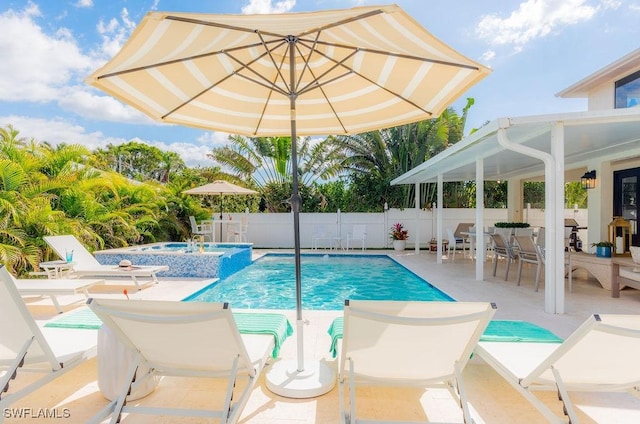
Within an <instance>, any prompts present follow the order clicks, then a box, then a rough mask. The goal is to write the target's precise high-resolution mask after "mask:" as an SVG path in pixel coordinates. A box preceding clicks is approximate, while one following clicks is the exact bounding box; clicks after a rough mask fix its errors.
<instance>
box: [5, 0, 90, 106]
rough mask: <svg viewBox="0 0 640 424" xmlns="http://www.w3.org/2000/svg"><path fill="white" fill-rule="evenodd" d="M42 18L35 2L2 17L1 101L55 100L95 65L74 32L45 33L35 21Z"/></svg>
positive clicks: (60, 29)
mask: <svg viewBox="0 0 640 424" xmlns="http://www.w3.org/2000/svg"><path fill="white" fill-rule="evenodd" d="M39 16H40V11H39V10H38V8H37V6H35V5H33V4H32V3H29V4H28V5H27V6H26V8H25V9H23V10H20V11H17V12H16V11H14V10H12V9H9V10H7V11H5V12H4V13H2V14H0V28H2V32H3V36H2V37H0V51H2V52H3V55H2V60H0V100H5V101H18V100H20V101H33V102H47V101H52V100H55V99H57V98H58V96H59V93H60V89H61V88H62V87H64V86H65V85H66V84H68V83H69V81H71V80H72V79H73V78H76V77H77V76H78V75H82V74H85V73H87V72H88V71H89V69H91V68H92V66H93V65H94V64H93V61H92V60H91V59H90V58H89V57H88V56H86V55H84V54H82V52H81V51H80V48H79V47H78V45H77V43H76V42H75V40H74V39H73V36H72V33H71V31H69V30H68V29H67V28H59V29H58V30H57V31H56V32H55V33H54V34H45V33H44V32H43V30H42V28H41V27H40V26H39V25H37V24H36V22H35V19H36V18H38V17H39Z"/></svg>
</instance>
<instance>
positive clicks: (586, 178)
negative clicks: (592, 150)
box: [580, 169, 596, 190]
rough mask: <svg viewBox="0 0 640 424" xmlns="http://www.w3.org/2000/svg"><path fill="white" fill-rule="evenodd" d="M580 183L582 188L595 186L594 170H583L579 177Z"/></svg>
mask: <svg viewBox="0 0 640 424" xmlns="http://www.w3.org/2000/svg"><path fill="white" fill-rule="evenodd" d="M580 183H582V188H584V189H587V190H589V189H592V188H596V171H595V169H594V170H593V171H588V172H585V173H584V175H583V176H582V178H580Z"/></svg>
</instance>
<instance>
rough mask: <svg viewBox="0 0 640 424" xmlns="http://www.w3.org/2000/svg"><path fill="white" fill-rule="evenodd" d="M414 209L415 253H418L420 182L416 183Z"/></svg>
mask: <svg viewBox="0 0 640 424" xmlns="http://www.w3.org/2000/svg"><path fill="white" fill-rule="evenodd" d="M414 197H415V206H416V207H415V210H416V228H415V231H414V232H415V234H416V242H415V243H416V255H419V254H420V183H416V193H415V196H414Z"/></svg>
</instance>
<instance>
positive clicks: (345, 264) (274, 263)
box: [185, 254, 454, 310]
mask: <svg viewBox="0 0 640 424" xmlns="http://www.w3.org/2000/svg"><path fill="white" fill-rule="evenodd" d="M301 262H302V307H303V308H304V309H313V310H342V309H343V307H344V300H345V299H372V300H439V301H453V300H454V299H453V298H451V297H450V296H448V295H447V294H446V293H444V292H442V291H440V290H439V289H438V288H436V287H434V286H433V285H431V284H429V283H428V282H427V281H425V280H423V279H422V278H420V277H418V276H417V275H416V274H414V273H412V272H411V271H409V270H408V269H406V268H405V267H403V266H402V265H400V264H398V263H397V262H395V261H394V260H393V259H391V258H389V257H388V256H383V255H371V256H369V255H366V256H364V255H310V254H305V255H302V257H301ZM295 290H296V288H295V267H294V257H293V255H283V254H268V255H265V256H264V257H262V258H260V259H258V260H256V261H254V263H253V264H252V265H250V266H248V267H246V268H244V269H242V270H241V271H239V272H237V273H235V274H234V275H232V276H230V277H228V278H226V279H224V280H222V281H220V282H218V283H215V284H212V285H211V286H209V287H207V288H205V289H204V290H202V291H200V292H198V293H195V294H193V295H191V296H189V297H188V298H187V299H185V300H199V301H209V302H223V301H224V302H229V303H230V304H231V306H232V307H233V308H235V309H295V308H296V302H295Z"/></svg>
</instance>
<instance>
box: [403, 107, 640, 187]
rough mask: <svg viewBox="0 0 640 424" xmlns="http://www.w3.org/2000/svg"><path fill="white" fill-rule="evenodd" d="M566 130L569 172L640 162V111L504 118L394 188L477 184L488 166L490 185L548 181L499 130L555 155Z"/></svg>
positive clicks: (537, 161) (486, 174)
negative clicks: (556, 135) (557, 130)
mask: <svg viewBox="0 0 640 424" xmlns="http://www.w3.org/2000/svg"><path fill="white" fill-rule="evenodd" d="M557 124H562V125H563V127H564V140H565V142H564V152H565V154H564V167H565V169H567V170H571V169H575V168H582V167H585V166H588V165H589V163H590V162H592V161H593V160H596V159H597V160H617V159H623V158H629V157H634V156H640V107H637V108H629V109H616V110H607V111H591V112H579V113H575V112H573V113H564V114H553V115H537V116H524V117H515V118H499V119H496V120H494V121H491V122H490V123H488V124H487V125H485V126H484V127H482V128H481V129H480V130H478V131H476V132H475V133H473V134H471V135H469V136H467V137H466V138H465V139H463V140H462V141H460V142H458V143H456V144H455V145H453V146H452V147H450V148H449V149H447V150H445V151H444V152H442V153H440V154H439V155H437V156H434V157H433V158H431V159H429V160H428V161H426V162H424V163H422V164H421V165H419V166H417V167H415V168H414V169H412V170H410V171H408V172H406V173H404V174H402V175H401V176H399V177H397V178H395V179H394V180H393V181H391V185H401V184H416V183H425V182H436V181H437V178H438V175H440V174H442V177H443V180H444V181H469V180H474V179H475V178H476V161H477V160H478V159H482V160H483V169H484V179H485V180H486V181H497V180H507V179H509V178H520V179H525V178H528V177H532V178H533V177H536V176H540V175H544V163H543V162H542V161H541V160H540V159H537V158H535V157H531V156H527V155H524V154H522V153H518V152H515V151H513V150H509V149H508V148H507V147H505V146H503V145H501V144H500V141H499V139H498V130H499V129H504V131H505V133H506V136H507V139H509V140H510V141H511V142H512V143H516V144H521V145H523V146H527V147H530V148H533V149H536V150H539V151H542V152H545V153H550V152H551V132H552V129H553V128H554V127H555V126H556V125H557Z"/></svg>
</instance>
